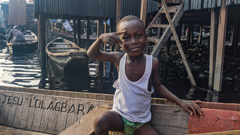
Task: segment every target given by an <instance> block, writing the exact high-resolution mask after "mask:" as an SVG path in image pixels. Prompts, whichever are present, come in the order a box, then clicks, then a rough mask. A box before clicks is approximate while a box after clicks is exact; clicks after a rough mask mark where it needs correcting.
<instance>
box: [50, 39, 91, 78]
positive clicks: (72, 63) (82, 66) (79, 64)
mask: <svg viewBox="0 0 240 135" xmlns="http://www.w3.org/2000/svg"><path fill="white" fill-rule="evenodd" d="M86 52H87V51H86V49H83V48H80V47H78V46H77V45H76V44H75V43H73V42H71V41H69V40H66V39H63V38H60V37H58V38H56V39H54V40H52V41H51V42H49V43H48V44H47V46H46V53H47V54H48V57H49V61H50V62H49V64H54V65H55V67H56V68H57V69H56V68H55V69H54V70H58V71H60V72H63V73H64V74H66V73H65V72H66V70H70V71H73V72H74V71H76V72H77V71H79V72H81V75H84V74H86V73H87V74H86V75H85V76H88V75H89V73H88V57H87V55H86Z"/></svg>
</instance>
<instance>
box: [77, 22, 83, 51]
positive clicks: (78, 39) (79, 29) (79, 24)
mask: <svg viewBox="0 0 240 135" xmlns="http://www.w3.org/2000/svg"><path fill="white" fill-rule="evenodd" d="M77 45H78V46H79V47H81V48H83V46H82V45H81V20H80V19H78V20H77Z"/></svg>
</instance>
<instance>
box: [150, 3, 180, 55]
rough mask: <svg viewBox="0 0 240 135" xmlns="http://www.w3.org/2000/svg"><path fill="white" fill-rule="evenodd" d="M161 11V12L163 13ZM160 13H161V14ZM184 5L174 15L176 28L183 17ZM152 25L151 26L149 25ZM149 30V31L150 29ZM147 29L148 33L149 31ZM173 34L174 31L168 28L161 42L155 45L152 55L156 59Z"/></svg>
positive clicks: (173, 20)
mask: <svg viewBox="0 0 240 135" xmlns="http://www.w3.org/2000/svg"><path fill="white" fill-rule="evenodd" d="M161 10H162V9H161ZM161 10H160V11H161ZM160 11H159V12H160ZM183 12H184V11H183V5H182V4H181V5H180V7H179V9H178V11H177V12H176V13H175V14H176V15H174V17H173V19H172V22H173V24H174V26H176V25H177V23H178V21H179V20H180V19H181V17H182V15H183ZM149 25H151V24H149ZM148 28H150V26H148ZM148 28H147V29H148ZM147 29H146V31H147ZM171 34H172V31H171V28H170V26H168V28H167V29H165V31H164V33H163V35H162V36H161V38H160V39H159V42H158V43H157V44H156V45H155V47H154V48H153V51H152V52H151V55H152V56H154V57H158V54H159V52H160V50H161V48H162V46H163V45H164V44H165V43H166V42H167V40H168V38H166V37H169V36H170V35H171Z"/></svg>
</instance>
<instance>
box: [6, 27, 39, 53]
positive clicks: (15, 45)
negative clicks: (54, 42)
mask: <svg viewBox="0 0 240 135" xmlns="http://www.w3.org/2000/svg"><path fill="white" fill-rule="evenodd" d="M23 36H24V38H25V42H12V43H11V42H7V46H8V49H9V53H10V54H24V53H32V52H34V51H35V50H36V49H37V42H38V38H37V36H36V34H34V33H33V32H32V31H30V30H27V31H25V32H23Z"/></svg>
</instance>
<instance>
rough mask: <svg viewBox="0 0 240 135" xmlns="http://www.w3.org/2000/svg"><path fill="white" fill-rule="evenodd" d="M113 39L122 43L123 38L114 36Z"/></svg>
mask: <svg viewBox="0 0 240 135" xmlns="http://www.w3.org/2000/svg"><path fill="white" fill-rule="evenodd" d="M113 39H114V40H115V42H116V43H120V44H122V40H121V39H120V38H119V37H118V36H113Z"/></svg>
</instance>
